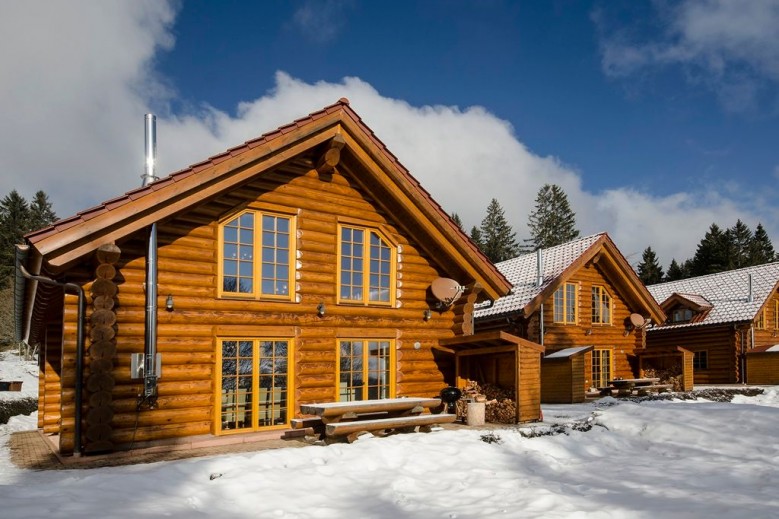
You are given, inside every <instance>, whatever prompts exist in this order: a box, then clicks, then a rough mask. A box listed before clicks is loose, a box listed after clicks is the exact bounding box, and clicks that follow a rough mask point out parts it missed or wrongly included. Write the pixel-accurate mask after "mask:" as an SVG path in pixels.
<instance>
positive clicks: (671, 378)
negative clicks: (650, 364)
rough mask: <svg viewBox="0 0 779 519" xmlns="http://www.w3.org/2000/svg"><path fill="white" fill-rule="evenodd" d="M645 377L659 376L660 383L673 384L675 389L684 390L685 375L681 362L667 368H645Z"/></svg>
mask: <svg viewBox="0 0 779 519" xmlns="http://www.w3.org/2000/svg"><path fill="white" fill-rule="evenodd" d="M643 376H644V377H645V378H659V379H660V382H659V384H673V391H684V375H683V374H682V366H681V364H676V365H674V366H673V367H671V368H667V369H654V368H644V370H643Z"/></svg>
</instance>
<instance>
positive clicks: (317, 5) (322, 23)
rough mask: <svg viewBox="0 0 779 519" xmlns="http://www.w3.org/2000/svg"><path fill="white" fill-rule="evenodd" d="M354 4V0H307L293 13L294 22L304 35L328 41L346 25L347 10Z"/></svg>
mask: <svg viewBox="0 0 779 519" xmlns="http://www.w3.org/2000/svg"><path fill="white" fill-rule="evenodd" d="M353 5H354V2H353V1H352V0H306V1H305V2H304V3H303V5H301V6H300V7H298V8H297V10H296V11H295V13H294V14H293V16H292V22H293V24H294V26H295V27H297V28H298V29H299V30H300V31H301V34H303V36H305V37H307V38H309V39H311V40H313V41H316V42H320V43H326V42H328V41H330V40H332V39H333V38H335V37H336V36H337V35H338V33H339V32H340V31H341V30H342V29H343V27H344V26H345V25H346V22H345V18H344V16H345V11H346V10H347V9H348V8H350V7H352V6H353Z"/></svg>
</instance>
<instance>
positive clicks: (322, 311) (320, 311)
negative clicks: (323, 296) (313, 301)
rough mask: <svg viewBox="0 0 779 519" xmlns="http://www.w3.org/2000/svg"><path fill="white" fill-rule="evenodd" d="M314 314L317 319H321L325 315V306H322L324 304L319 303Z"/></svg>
mask: <svg viewBox="0 0 779 519" xmlns="http://www.w3.org/2000/svg"><path fill="white" fill-rule="evenodd" d="M316 314H317V315H318V316H319V317H323V316H324V315H325V304H324V303H319V304H318V305H317V306H316Z"/></svg>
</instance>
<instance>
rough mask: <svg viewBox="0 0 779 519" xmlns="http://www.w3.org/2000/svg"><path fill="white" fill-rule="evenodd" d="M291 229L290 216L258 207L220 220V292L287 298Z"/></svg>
mask: <svg viewBox="0 0 779 519" xmlns="http://www.w3.org/2000/svg"><path fill="white" fill-rule="evenodd" d="M293 230H294V217H292V216H284V215H276V214H270V213H264V212H260V211H245V212H243V213H241V214H240V215H238V216H236V217H234V218H232V219H230V220H228V221H226V222H224V223H223V224H222V225H221V226H220V242H221V247H220V249H221V272H220V277H221V286H220V295H222V296H226V297H256V298H272V299H287V300H288V299H291V297H292V295H293V292H294V291H293V290H292V287H293V286H294V285H293V284H292V283H293V278H294V276H293V274H294V272H293V270H294V268H293V264H292V261H293V260H294V252H295V240H294V233H293ZM257 251H259V255H258V254H257Z"/></svg>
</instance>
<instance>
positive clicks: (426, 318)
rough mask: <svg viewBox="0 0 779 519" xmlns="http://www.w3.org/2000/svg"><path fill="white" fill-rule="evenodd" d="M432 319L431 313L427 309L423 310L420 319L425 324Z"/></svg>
mask: <svg viewBox="0 0 779 519" xmlns="http://www.w3.org/2000/svg"><path fill="white" fill-rule="evenodd" d="M432 317H433V312H431V311H430V309H429V308H426V309H425V313H424V314H423V315H422V319H424V320H425V322H427V321H429V320H430V319H431V318H432Z"/></svg>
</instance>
